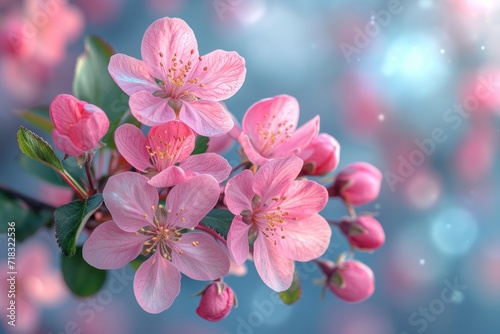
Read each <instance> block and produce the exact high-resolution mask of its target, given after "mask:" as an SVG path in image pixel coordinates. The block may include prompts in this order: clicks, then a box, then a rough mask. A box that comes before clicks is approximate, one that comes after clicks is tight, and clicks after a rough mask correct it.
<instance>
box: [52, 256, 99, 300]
mask: <svg viewBox="0 0 500 334" xmlns="http://www.w3.org/2000/svg"><path fill="white" fill-rule="evenodd" d="M61 269H62V274H63V278H64V281H65V282H66V284H67V285H68V287H69V289H70V290H71V291H72V292H73V293H74V294H75V295H77V296H79V297H87V296H91V295H93V294H95V293H97V292H98V291H99V290H100V289H101V288H102V287H103V285H104V283H105V282H106V271H105V270H99V269H96V268H94V267H92V266H91V265H89V264H88V263H87V262H85V260H84V259H83V257H82V247H81V246H78V247H77V248H76V252H75V256H73V257H66V256H61Z"/></svg>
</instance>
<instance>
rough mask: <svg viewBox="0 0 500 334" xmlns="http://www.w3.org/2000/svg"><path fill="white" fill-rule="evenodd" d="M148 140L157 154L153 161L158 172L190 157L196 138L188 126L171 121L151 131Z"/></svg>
mask: <svg viewBox="0 0 500 334" xmlns="http://www.w3.org/2000/svg"><path fill="white" fill-rule="evenodd" d="M148 140H149V146H150V147H151V150H152V151H153V153H154V154H155V155H154V156H152V159H153V160H154V161H155V166H156V168H157V170H158V171H161V170H163V169H165V168H167V167H170V166H173V165H174V164H175V163H177V162H179V161H182V160H184V159H186V158H187V157H189V155H190V154H191V152H193V150H194V147H195V140H196V136H195V134H194V133H193V130H191V128H189V127H188V126H187V125H186V124H184V123H182V122H179V121H171V122H168V123H165V124H162V125H159V126H155V127H153V128H152V129H151V130H149V133H148Z"/></svg>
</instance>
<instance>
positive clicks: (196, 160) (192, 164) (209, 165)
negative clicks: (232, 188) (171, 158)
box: [179, 153, 231, 183]
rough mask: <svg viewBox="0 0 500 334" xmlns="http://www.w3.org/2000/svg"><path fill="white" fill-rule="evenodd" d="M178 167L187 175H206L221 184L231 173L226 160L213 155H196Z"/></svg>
mask: <svg viewBox="0 0 500 334" xmlns="http://www.w3.org/2000/svg"><path fill="white" fill-rule="evenodd" d="M179 167H180V168H182V169H183V170H184V172H186V173H188V174H194V175H200V174H208V175H211V176H213V177H214V178H215V179H216V180H217V182H219V183H221V182H223V181H225V180H226V179H227V177H228V176H229V173H231V165H230V164H229V163H228V162H227V160H226V159H224V158H223V157H221V156H220V155H218V154H215V153H203V154H196V155H192V156H190V157H188V158H186V159H185V160H184V161H182V162H181V163H179Z"/></svg>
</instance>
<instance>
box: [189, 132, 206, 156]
mask: <svg viewBox="0 0 500 334" xmlns="http://www.w3.org/2000/svg"><path fill="white" fill-rule="evenodd" d="M208 140H209V139H208V137H204V136H200V135H197V136H196V143H195V146H194V150H193V153H191V155H194V154H201V153H205V152H206V151H207V150H208Z"/></svg>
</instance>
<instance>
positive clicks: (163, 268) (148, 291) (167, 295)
mask: <svg viewBox="0 0 500 334" xmlns="http://www.w3.org/2000/svg"><path fill="white" fill-rule="evenodd" d="M180 281H181V274H180V272H179V270H177V268H176V267H175V266H174V265H173V264H172V263H170V262H169V261H167V260H165V259H164V258H163V257H162V256H161V255H159V253H155V254H154V255H153V256H151V257H150V258H149V259H147V260H146V261H145V262H144V263H143V264H141V266H140V267H139V268H138V269H137V272H136V273H135V277H134V294H135V299H137V302H138V303H139V305H140V306H141V307H142V308H143V309H144V311H146V312H149V313H154V314H156V313H160V312H162V311H165V310H166V309H168V308H169V307H170V306H171V305H172V303H173V302H174V300H175V298H176V297H177V296H178V295H179V292H180V291H181V283H180Z"/></svg>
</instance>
